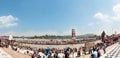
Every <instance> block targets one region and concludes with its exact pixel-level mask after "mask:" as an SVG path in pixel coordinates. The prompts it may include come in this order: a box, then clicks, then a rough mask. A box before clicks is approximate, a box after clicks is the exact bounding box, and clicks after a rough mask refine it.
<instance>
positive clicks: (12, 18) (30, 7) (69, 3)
mask: <svg viewBox="0 0 120 58" xmlns="http://www.w3.org/2000/svg"><path fill="white" fill-rule="evenodd" d="M72 28H74V29H76V31H77V35H79V34H86V33H95V34H101V32H102V31H103V30H105V31H106V33H107V34H112V33H114V31H117V32H119V31H120V0H0V34H1V35H8V34H10V33H11V34H13V35H44V34H51V35H70V34H71V29H72Z"/></svg>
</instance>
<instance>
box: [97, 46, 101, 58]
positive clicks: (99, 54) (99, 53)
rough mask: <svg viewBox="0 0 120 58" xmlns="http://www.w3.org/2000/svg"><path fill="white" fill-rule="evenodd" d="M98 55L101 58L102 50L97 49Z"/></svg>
mask: <svg viewBox="0 0 120 58" xmlns="http://www.w3.org/2000/svg"><path fill="white" fill-rule="evenodd" d="M97 53H98V58H100V56H101V52H100V49H99V48H98V49H97Z"/></svg>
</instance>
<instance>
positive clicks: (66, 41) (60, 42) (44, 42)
mask: <svg viewBox="0 0 120 58" xmlns="http://www.w3.org/2000/svg"><path fill="white" fill-rule="evenodd" d="M96 40H98V39H94V38H92V39H86V40H85V39H77V40H71V39H58V40H54V39H48V40H32V39H21V40H17V39H16V40H14V41H15V42H17V43H22V44H35V45H67V44H82V43H86V42H92V41H96Z"/></svg>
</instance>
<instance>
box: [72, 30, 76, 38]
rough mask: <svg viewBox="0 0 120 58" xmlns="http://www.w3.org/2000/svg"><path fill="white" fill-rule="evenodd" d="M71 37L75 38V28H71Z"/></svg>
mask: <svg viewBox="0 0 120 58" xmlns="http://www.w3.org/2000/svg"><path fill="white" fill-rule="evenodd" d="M72 39H76V34H75V29H72Z"/></svg>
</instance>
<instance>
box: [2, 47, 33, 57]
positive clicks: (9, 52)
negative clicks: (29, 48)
mask: <svg viewBox="0 0 120 58" xmlns="http://www.w3.org/2000/svg"><path fill="white" fill-rule="evenodd" d="M1 49H2V50H4V51H5V52H6V53H8V54H9V55H11V56H12V57H13V58H31V57H30V56H28V55H24V54H21V53H18V52H16V51H13V50H12V49H10V48H1ZM0 57H1V56H0ZM2 58H3V57H2Z"/></svg>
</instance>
